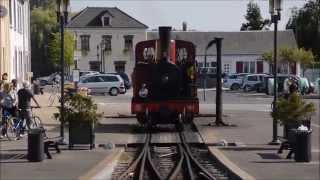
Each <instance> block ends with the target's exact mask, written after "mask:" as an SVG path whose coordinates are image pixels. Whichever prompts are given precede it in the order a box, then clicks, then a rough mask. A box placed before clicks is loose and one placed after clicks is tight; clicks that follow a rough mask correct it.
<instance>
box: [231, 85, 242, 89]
mask: <svg viewBox="0 0 320 180" xmlns="http://www.w3.org/2000/svg"><path fill="white" fill-rule="evenodd" d="M239 88H240V85H239V84H232V86H231V87H230V89H231V90H238V89H239Z"/></svg>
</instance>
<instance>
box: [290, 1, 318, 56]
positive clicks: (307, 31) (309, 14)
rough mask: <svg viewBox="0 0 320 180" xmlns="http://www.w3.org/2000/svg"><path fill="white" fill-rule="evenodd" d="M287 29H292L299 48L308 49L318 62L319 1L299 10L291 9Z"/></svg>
mask: <svg viewBox="0 0 320 180" xmlns="http://www.w3.org/2000/svg"><path fill="white" fill-rule="evenodd" d="M286 28H287V29H293V31H294V33H295V36H296V40H297V42H298V46H299V47H303V48H304V49H308V50H309V49H310V50H312V52H313V53H314V55H315V57H316V61H318V62H319V61H320V0H310V1H308V2H307V3H306V4H305V5H304V7H302V8H301V9H293V10H292V16H291V18H290V19H289V21H288V23H287V26H286Z"/></svg>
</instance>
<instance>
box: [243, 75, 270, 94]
mask: <svg viewBox="0 0 320 180" xmlns="http://www.w3.org/2000/svg"><path fill="white" fill-rule="evenodd" d="M265 76H267V74H249V75H246V76H245V77H244V78H243V84H242V89H243V90H244V91H246V92H248V91H252V90H257V89H260V87H261V86H262V84H263V77H265Z"/></svg>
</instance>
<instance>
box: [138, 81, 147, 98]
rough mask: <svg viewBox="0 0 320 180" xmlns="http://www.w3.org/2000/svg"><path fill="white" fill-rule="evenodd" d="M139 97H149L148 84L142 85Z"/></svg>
mask: <svg viewBox="0 0 320 180" xmlns="http://www.w3.org/2000/svg"><path fill="white" fill-rule="evenodd" d="M139 96H140V97H141V98H146V97H148V89H147V88H146V84H142V88H141V89H140V90H139Z"/></svg>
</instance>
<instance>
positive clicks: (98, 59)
mask: <svg viewBox="0 0 320 180" xmlns="http://www.w3.org/2000/svg"><path fill="white" fill-rule="evenodd" d="M99 60H100V59H99V45H97V61H99ZM100 64H101V61H100ZM100 72H101V68H100Z"/></svg>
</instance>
